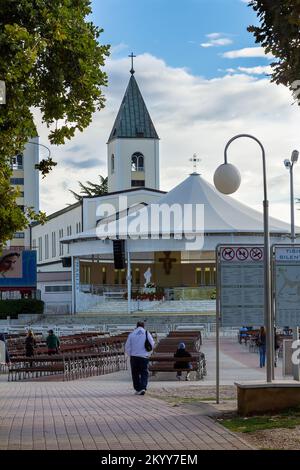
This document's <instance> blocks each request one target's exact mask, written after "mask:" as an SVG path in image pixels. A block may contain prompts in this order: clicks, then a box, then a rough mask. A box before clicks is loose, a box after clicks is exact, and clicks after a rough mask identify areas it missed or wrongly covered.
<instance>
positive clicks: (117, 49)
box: [110, 42, 129, 55]
mask: <svg viewBox="0 0 300 470" xmlns="http://www.w3.org/2000/svg"><path fill="white" fill-rule="evenodd" d="M128 47H129V46H128V44H125V43H124V42H120V43H119V44H115V45H112V46H111V48H110V53H111V55H117V54H119V53H120V52H123V51H124V50H126V49H128Z"/></svg>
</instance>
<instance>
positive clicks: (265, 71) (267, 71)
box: [219, 65, 272, 75]
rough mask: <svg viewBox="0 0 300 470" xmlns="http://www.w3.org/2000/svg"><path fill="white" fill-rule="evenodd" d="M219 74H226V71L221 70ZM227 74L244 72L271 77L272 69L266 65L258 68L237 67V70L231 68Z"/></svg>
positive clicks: (227, 70)
mask: <svg viewBox="0 0 300 470" xmlns="http://www.w3.org/2000/svg"><path fill="white" fill-rule="evenodd" d="M219 72H224V70H223V69H219ZM225 72H228V73H239V72H242V73H246V74H248V75H270V74H271V73H272V67H271V66H270V65H266V66H261V65H258V66H256V67H237V68H236V69H235V68H232V67H229V68H228V69H226V70H225Z"/></svg>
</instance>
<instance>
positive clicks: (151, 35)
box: [92, 0, 269, 78]
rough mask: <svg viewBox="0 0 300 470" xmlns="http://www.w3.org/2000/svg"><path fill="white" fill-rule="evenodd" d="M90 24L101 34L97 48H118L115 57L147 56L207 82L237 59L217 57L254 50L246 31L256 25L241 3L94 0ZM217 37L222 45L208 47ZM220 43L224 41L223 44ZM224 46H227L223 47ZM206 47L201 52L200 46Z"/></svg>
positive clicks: (262, 61) (250, 62)
mask: <svg viewBox="0 0 300 470" xmlns="http://www.w3.org/2000/svg"><path fill="white" fill-rule="evenodd" d="M92 6H93V15H92V19H93V21H94V22H95V23H96V24H97V25H98V26H101V27H103V28H104V33H103V35H102V36H101V42H103V43H109V44H111V45H112V46H118V48H117V50H119V52H117V51H115V50H114V49H113V50H114V52H115V55H117V54H118V56H126V54H128V53H130V52H131V51H133V52H134V53H135V54H137V55H139V54H143V53H145V52H147V53H150V54H152V55H154V56H156V57H159V58H162V59H164V60H165V61H166V63H167V64H168V65H170V66H172V67H187V68H188V69H189V70H190V71H191V72H192V73H193V74H196V75H200V76H204V77H206V78H211V77H217V76H220V75H223V74H224V71H225V70H226V69H227V68H230V67H235V66H236V65H237V63H236V61H237V59H228V58H227V59H226V58H223V57H222V54H223V53H225V52H227V51H231V50H236V49H243V48H249V47H255V42H254V38H253V36H252V34H250V33H248V32H247V26H248V25H249V24H253V23H256V22H257V18H256V15H255V12H254V11H253V9H252V8H250V7H248V6H247V4H246V3H245V2H243V1H242V0H93V2H92ZM214 33H215V34H216V33H218V34H219V37H218V38H216V37H215V39H220V38H221V44H223V42H224V39H225V44H224V45H218V44H219V43H220V41H219V43H218V42H217V43H216V42H215V43H214V45H212V44H211V46H210V47H208V44H209V43H210V42H211V40H213V39H214V38H211V37H208V35H212V34H214ZM222 39H223V41H222ZM226 43H227V44H226ZM201 44H204V45H206V47H203V46H201ZM238 62H239V63H238V65H239V66H242V67H244V66H245V67H246V66H247V67H251V66H254V65H255V66H258V65H267V64H268V63H269V61H268V60H267V59H266V58H257V57H255V58H248V57H247V58H239V60H238Z"/></svg>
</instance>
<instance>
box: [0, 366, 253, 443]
mask: <svg viewBox="0 0 300 470" xmlns="http://www.w3.org/2000/svg"><path fill="white" fill-rule="evenodd" d="M150 386H151V385H150ZM249 448H250V447H249V445H248V444H246V443H245V442H244V441H243V440H241V439H240V438H239V437H237V436H236V435H234V434H233V433H231V432H229V431H228V430H226V429H225V428H223V427H222V426H221V425H219V424H218V423H216V422H215V421H214V420H213V419H211V418H209V417H208V416H206V415H204V414H203V413H201V410H200V408H198V407H183V406H176V407H174V406H172V405H171V404H169V403H167V402H165V401H163V400H158V399H156V398H152V397H150V396H147V395H145V396H135V395H134V394H133V390H132V387H131V382H130V377H129V373H128V372H118V373H115V374H110V375H109V376H103V377H93V378H89V379H82V380H77V381H72V382H62V381H56V382H54V381H53V380H52V381H27V382H5V378H4V377H1V383H0V450H7V449H11V450H18V449H22V450H23V449H24V450H25V449H26V450H30V449H36V450H40V449H47V450H48V449H49V450H50V449H61V450H70V449H72V450H78V449H98V450H131V449H135V450H202V449H203V450H204V449H213V450H216V449H220V450H223V449H232V450H242V449H249Z"/></svg>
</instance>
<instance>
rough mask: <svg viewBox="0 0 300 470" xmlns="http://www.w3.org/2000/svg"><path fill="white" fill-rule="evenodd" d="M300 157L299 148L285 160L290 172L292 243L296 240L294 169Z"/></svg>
mask: <svg viewBox="0 0 300 470" xmlns="http://www.w3.org/2000/svg"><path fill="white" fill-rule="evenodd" d="M298 157H299V152H298V150H294V151H293V152H292V156H291V159H290V160H288V159H286V160H284V166H285V167H286V169H287V170H289V172H290V198H291V241H292V243H294V242H295V238H296V236H295V209H294V175H293V169H294V164H295V163H297V161H298Z"/></svg>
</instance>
